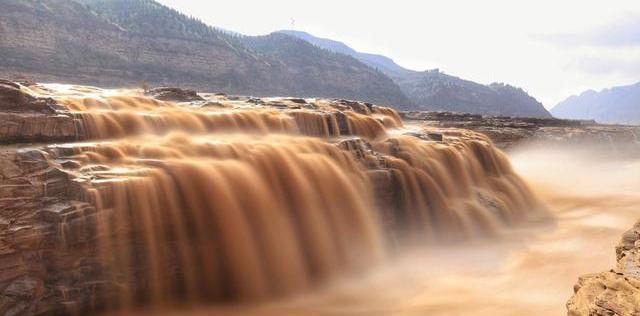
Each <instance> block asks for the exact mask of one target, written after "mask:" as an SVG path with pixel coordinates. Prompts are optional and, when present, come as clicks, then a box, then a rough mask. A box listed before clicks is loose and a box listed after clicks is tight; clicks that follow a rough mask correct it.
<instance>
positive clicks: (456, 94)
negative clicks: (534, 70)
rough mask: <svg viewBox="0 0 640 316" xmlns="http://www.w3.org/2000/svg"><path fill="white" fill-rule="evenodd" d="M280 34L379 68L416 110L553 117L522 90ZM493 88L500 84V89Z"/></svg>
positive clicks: (298, 34) (299, 34)
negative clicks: (480, 82)
mask: <svg viewBox="0 0 640 316" xmlns="http://www.w3.org/2000/svg"><path fill="white" fill-rule="evenodd" d="M279 32H280V33H283V34H288V35H291V36H296V37H298V38H301V39H304V40H306V41H308V42H309V43H311V44H314V45H316V46H318V47H321V48H324V49H327V50H330V51H336V52H340V53H344V54H348V55H351V56H353V57H354V58H356V59H358V60H360V61H361V62H363V63H365V64H368V65H370V66H372V67H374V68H376V69H379V70H380V71H382V72H383V73H385V74H386V75H387V76H389V77H390V78H391V79H392V80H393V81H394V82H396V83H397V84H398V86H400V88H401V89H402V91H403V92H404V93H405V95H407V97H409V99H410V100H411V101H412V102H413V103H414V105H415V108H416V109H421V110H444V111H456V112H468V113H475V114H490V115H511V116H531V117H551V114H550V113H549V112H548V111H547V110H546V109H545V108H544V106H543V105H542V103H540V102H538V101H537V100H536V99H535V98H533V97H531V96H530V95H529V94H528V93H526V92H525V91H524V90H522V89H521V88H517V87H513V86H511V85H504V84H499V83H493V84H490V85H483V84H479V83H476V82H473V81H470V80H465V79H461V78H458V77H455V76H451V75H448V74H445V73H444V72H441V71H440V70H439V69H433V70H425V71H416V70H411V69H407V68H404V67H402V66H400V65H398V64H397V63H395V62H394V61H393V59H391V58H389V57H386V56H383V55H376V54H370V53H362V52H358V51H356V50H355V49H353V48H351V47H350V46H348V45H347V44H345V43H343V42H340V41H335V40H332V39H327V38H320V37H316V36H313V35H311V34H309V33H307V32H302V31H294V30H282V31H279ZM493 85H498V86H500V88H497V86H493ZM496 89H498V90H500V91H497V90H496Z"/></svg>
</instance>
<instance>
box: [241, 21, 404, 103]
mask: <svg viewBox="0 0 640 316" xmlns="http://www.w3.org/2000/svg"><path fill="white" fill-rule="evenodd" d="M241 40H242V42H243V43H244V44H246V45H247V47H249V48H251V49H252V50H254V51H256V52H258V53H259V54H260V55H261V56H265V57H266V58H269V59H271V60H275V61H277V63H276V64H272V66H273V72H272V73H271V74H270V76H272V78H276V80H277V81H280V82H288V83H291V85H288V86H283V87H282V89H281V90H280V93H279V94H280V95H286V94H287V93H288V94H293V95H303V96H304V95H314V91H318V90H320V91H324V93H323V96H325V97H341V98H348V99H359V98H362V97H366V100H367V101H370V102H374V103H375V102H378V103H387V104H392V105H394V106H396V107H407V106H409V105H410V104H411V101H409V99H408V98H407V97H406V96H405V95H404V94H403V93H402V91H401V90H400V88H399V87H398V86H397V85H396V84H395V83H394V82H393V81H392V80H391V79H390V78H389V77H387V76H385V75H384V74H383V73H382V72H379V71H377V70H375V69H373V68H371V67H369V66H367V65H365V64H363V63H361V62H359V61H358V60H356V59H354V58H353V57H351V56H347V55H344V54H339V53H334V52H329V51H326V50H323V49H319V48H318V47H316V46H313V45H311V44H309V43H308V42H306V41H303V40H301V39H297V38H295V37H291V36H288V35H285V34H278V33H272V34H269V35H266V36H256V37H242V38H241Z"/></svg>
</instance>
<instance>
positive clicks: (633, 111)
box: [551, 82, 640, 125]
mask: <svg viewBox="0 0 640 316" xmlns="http://www.w3.org/2000/svg"><path fill="white" fill-rule="evenodd" d="M551 113H553V115H554V116H557V117H560V118H567V119H593V120H596V121H597V122H599V123H617V124H634V125H640V82H638V83H636V84H633V85H628V86H620V87H613V88H610V89H604V90H602V91H600V92H596V91H594V90H587V91H585V92H583V93H581V94H580V95H577V96H576V95H574V96H571V97H569V98H567V99H566V100H564V101H562V102H560V103H558V105H556V106H555V107H554V108H553V109H552V110H551Z"/></svg>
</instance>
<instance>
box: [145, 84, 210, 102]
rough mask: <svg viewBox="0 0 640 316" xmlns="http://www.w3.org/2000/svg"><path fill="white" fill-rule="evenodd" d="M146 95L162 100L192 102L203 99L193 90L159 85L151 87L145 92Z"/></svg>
mask: <svg viewBox="0 0 640 316" xmlns="http://www.w3.org/2000/svg"><path fill="white" fill-rule="evenodd" d="M145 95H146V96H149V97H152V98H154V99H158V100H162V101H174V102H194V101H204V99H203V98H202V97H201V96H199V95H198V93H197V92H195V91H194V90H188V89H181V88H173V87H159V88H152V89H150V90H148V91H146V92H145Z"/></svg>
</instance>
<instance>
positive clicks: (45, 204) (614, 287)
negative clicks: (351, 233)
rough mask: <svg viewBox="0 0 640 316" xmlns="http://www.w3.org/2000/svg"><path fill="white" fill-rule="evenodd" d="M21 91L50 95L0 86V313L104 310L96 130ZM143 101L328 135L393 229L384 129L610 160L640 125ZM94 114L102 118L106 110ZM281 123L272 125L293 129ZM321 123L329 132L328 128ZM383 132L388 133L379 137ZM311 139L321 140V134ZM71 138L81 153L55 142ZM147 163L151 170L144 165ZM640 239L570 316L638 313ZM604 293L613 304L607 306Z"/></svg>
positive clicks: (352, 106) (176, 95) (227, 99)
mask: <svg viewBox="0 0 640 316" xmlns="http://www.w3.org/2000/svg"><path fill="white" fill-rule="evenodd" d="M29 87H31V89H33V91H36V90H37V89H39V90H40V91H44V92H46V91H47V90H46V87H45V88H43V87H42V86H39V85H37V84H34V83H29V82H23V83H20V84H17V83H14V82H10V81H0V143H2V144H4V145H3V146H1V147H0V293H1V294H2V295H0V314H4V315H33V314H47V315H51V314H64V313H69V312H72V311H82V310H83V309H86V308H88V307H87V306H90V307H91V308H92V307H93V305H100V304H104V302H99V301H98V302H97V301H95V298H96V297H99V296H100V295H102V296H109V295H112V294H113V293H112V292H114V291H117V289H118V284H113V283H110V282H109V281H108V280H105V279H104V278H102V277H101V275H100V273H101V272H100V271H99V270H98V269H97V267H98V266H99V265H98V264H97V263H96V260H97V259H96V258H95V256H94V254H95V249H93V247H92V246H91V245H95V238H96V237H95V236H96V221H97V220H98V218H99V217H100V215H99V214H98V213H99V212H98V209H97V207H96V205H98V204H102V203H99V202H98V201H97V200H96V197H97V196H99V195H96V194H95V192H96V191H100V189H101V187H100V186H99V185H94V184H91V183H92V181H93V180H96V179H98V180H100V177H101V175H104V174H105V173H107V172H109V169H108V167H107V166H104V165H103V166H100V165H97V164H96V165H94V166H90V167H88V168H83V166H81V165H80V162H79V161H78V160H77V159H75V158H74V153H75V152H74V150H77V148H81V147H78V146H86V147H87V148H89V147H91V146H93V145H91V143H82V142H88V141H96V140H99V139H102V138H101V137H102V136H104V135H101V134H99V133H95V132H93V131H92V130H91V128H90V126H88V125H87V122H89V121H87V120H86V118H83V117H81V116H79V114H78V112H77V111H70V110H69V109H68V108H65V107H64V106H62V105H61V104H60V103H59V102H58V101H56V100H55V99H53V98H50V97H47V96H46V93H43V94H42V95H36V94H30V93H25V92H24V91H26V89H29ZM87 89H89V88H87ZM147 94H148V96H149V97H150V98H153V99H154V100H158V101H160V100H168V101H173V102H182V103H183V104H184V106H185V107H196V106H197V107H198V108H207V107H210V108H212V109H213V108H215V109H218V108H219V109H227V108H229V109H231V108H233V109H251V110H252V111H253V110H256V109H261V110H262V109H265V108H266V109H269V111H272V110H273V111H275V112H274V113H276V114H277V113H280V112H282V113H287V117H286V119H287V120H289V119H292V118H295V119H296V124H297V126H298V129H299V130H298V132H300V133H301V134H303V135H312V136H331V137H330V141H329V143H330V144H331V145H335V146H337V147H338V148H340V150H343V151H346V152H348V153H350V154H352V155H353V157H354V159H355V160H356V161H358V162H360V163H362V164H363V165H365V166H366V169H367V170H366V176H367V177H368V179H370V181H371V184H372V186H373V191H374V192H375V193H376V194H375V199H376V204H377V205H383V206H384V207H383V208H382V209H384V210H387V211H389V212H391V213H392V214H383V219H384V221H385V225H392V226H393V225H398V223H394V222H393V221H394V220H395V219H396V217H395V216H396V215H394V213H398V210H399V209H401V207H402V204H403V202H402V198H403V197H402V196H401V195H402V194H403V193H404V194H406V192H403V191H402V190H400V189H399V187H400V185H399V182H398V181H399V179H398V178H397V175H396V174H395V173H393V172H392V171H391V170H392V168H390V166H389V165H388V163H387V162H386V161H385V159H387V158H385V155H383V154H381V153H380V152H377V151H376V150H375V149H374V148H372V147H373V146H372V144H373V143H374V140H375V139H377V138H379V137H380V135H381V133H382V134H384V133H387V132H388V133H390V134H391V133H397V134H402V135H410V136H413V137H416V138H419V139H421V140H425V141H428V142H429V143H430V144H432V143H433V144H443V145H444V144H452V145H455V146H458V145H460V144H459V143H456V142H457V139H458V138H462V139H464V138H472V139H473V138H477V139H480V140H482V141H484V139H485V137H484V136H482V135H479V134H475V133H469V132H467V131H466V130H473V131H477V132H480V133H483V134H485V135H487V136H488V137H490V138H491V139H492V140H493V142H494V143H495V144H496V145H498V146H499V147H501V148H503V149H511V148H514V147H517V146H519V145H524V144H528V143H538V144H542V143H545V144H546V143H548V142H551V143H557V144H579V145H581V144H584V143H586V142H589V143H592V144H596V145H598V146H602V148H603V149H604V150H611V151H612V152H628V150H629V149H631V150H632V151H633V150H637V148H638V147H640V144H639V142H638V137H637V135H639V133H640V129H639V128H637V127H627V126H605V125H598V124H594V123H592V122H579V121H565V120H555V119H517V118H507V117H482V116H477V115H467V114H455V113H442V112H406V113H401V116H402V117H403V119H404V120H405V123H404V125H402V124H398V122H397V121H395V118H394V115H393V113H394V112H389V111H387V110H385V109H384V108H382V107H376V106H375V105H372V104H369V103H364V102H356V101H349V100H309V99H294V98H253V97H236V96H227V95H206V96H204V97H203V96H202V95H199V94H196V93H195V92H193V91H186V90H181V89H173V88H163V89H153V90H150V91H148V93H147ZM154 102H155V101H154ZM326 109H331V112H327V110H326ZM300 110H304V111H300ZM240 112H242V111H240ZM196 113H197V112H194V113H191V112H189V113H188V114H189V115H195V114H196ZM234 113H235V112H234ZM252 113H253V112H252ZM255 113H262V112H255ZM269 113H270V115H271V114H273V113H272V112H269ZM384 113H387V114H384ZM92 114H95V115H96V116H95V117H101V116H100V115H103V114H104V113H102V112H101V111H97V112H95V113H92ZM309 114H313V115H312V116H313V117H312V118H313V120H309V118H308V117H307V115H309ZM383 114H384V115H383ZM157 115H160V114H157ZM275 117H276V118H277V119H278V120H280V119H282V117H280V116H277V115H276V116H275ZM147 118H148V117H147ZM318 118H319V119H320V122H321V123H323V122H324V123H325V125H323V126H324V127H323V128H324V129H323V128H318V126H317V124H316V123H318V121H317V119H318ZM332 118H335V122H333V121H331V120H330V119H332ZM254 119H255V118H252V117H244V116H240V120H238V121H234V123H235V124H239V122H240V123H241V122H254V121H253V120H254ZM287 120H283V121H277V123H279V124H282V123H283V122H285V123H286V122H289V121H287ZM314 120H316V121H314ZM329 121H331V122H332V124H326V122H329ZM158 122H163V124H169V123H171V121H158ZM167 122H168V123H167ZM269 122H270V121H269ZM314 122H315V123H314ZM143 123H146V121H141V120H137V121H135V120H134V121H133V123H129V124H128V125H126V126H124V127H126V129H124V130H120V131H119V132H122V133H125V135H128V134H127V133H134V132H136V131H137V130H136V129H135V127H136V125H137V124H143ZM156 123H157V122H156ZM271 123H273V122H271ZM365 123H366V124H365ZM383 123H384V125H383ZM252 124H255V122H254V123H252ZM358 124H361V125H358ZM234 126H236V125H234ZM278 126H279V125H278ZM387 126H389V127H390V128H389V130H388V131H387V132H385V127H387ZM214 127H215V126H214ZM236 127H237V126H236ZM280 127H282V128H289V127H290V126H289V125H287V124H284V125H282V126H280ZM391 127H393V128H391ZM319 132H322V133H326V135H324V134H322V133H320V134H321V135H318V133H319ZM69 142H74V143H75V144H81V145H73V146H71V145H66V146H61V145H60V144H61V143H69ZM386 146H387V147H388V152H389V154H388V155H392V154H394V153H396V154H397V151H398V150H397V149H398V148H400V147H399V146H400V144H398V143H393V142H389V143H387V144H386ZM86 158H87V159H94V158H95V157H86ZM145 163H148V164H149V166H153V165H154V164H155V162H154V161H151V160H148V159H147V160H145ZM99 182H100V181H95V183H99ZM90 184H91V185H90ZM475 193H476V194H477V195H475V196H474V198H475V199H477V200H478V201H479V205H481V206H482V207H486V208H487V209H490V210H492V212H496V213H499V212H501V211H503V210H502V209H501V208H503V206H501V205H500V203H498V202H499V201H497V200H496V199H495V198H494V197H492V196H491V195H490V194H486V192H485V193H482V192H475ZM639 236H640V233H639V232H638V230H637V229H636V230H633V231H632V232H631V233H628V234H626V235H625V239H624V244H623V246H622V247H621V248H620V249H618V252H619V259H621V262H624V263H623V264H622V265H621V267H622V268H620V267H619V268H618V269H619V270H618V271H617V272H608V273H604V274H601V275H597V276H591V277H585V278H583V279H581V281H580V283H579V284H578V286H577V287H576V290H577V295H576V297H575V298H573V299H572V301H571V302H570V303H569V305H568V306H569V309H570V312H571V313H576V314H575V315H588V313H589V312H591V311H595V312H594V313H596V314H593V313H592V315H614V314H612V313H610V311H618V310H620V311H626V310H633V308H635V306H637V304H636V305H634V304H635V303H631V302H628V301H627V300H626V297H627V296H629V297H633V296H634V295H638V293H639V292H637V289H636V288H635V287H634V286H632V285H633V284H635V282H636V281H635V280H636V279H635V277H636V274H635V273H636V272H635V271H638V265H637V263H638V261H637V260H636V258H637V255H636V248H635V242H636V240H638V239H639V238H640V237H639ZM392 237H393V236H392ZM391 239H392V242H393V240H394V239H393V238H391ZM634 263H635V265H634ZM639 282H640V281H639ZM610 296H615V297H616V300H612V299H609V297H610ZM618 306H620V307H618ZM98 307H99V306H98ZM616 308H618V309H616ZM598 313H599V314H598ZM618 313H619V314H620V315H626V314H624V313H623V312H618ZM629 315H631V314H629Z"/></svg>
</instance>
